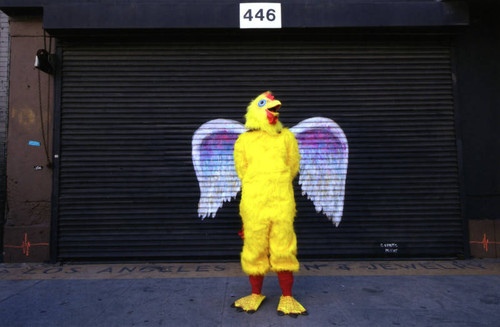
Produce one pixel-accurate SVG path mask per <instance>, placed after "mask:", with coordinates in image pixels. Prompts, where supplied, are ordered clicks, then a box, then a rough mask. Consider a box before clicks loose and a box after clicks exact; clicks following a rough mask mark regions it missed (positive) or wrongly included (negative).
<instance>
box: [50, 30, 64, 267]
mask: <svg viewBox="0 0 500 327" xmlns="http://www.w3.org/2000/svg"><path fill="white" fill-rule="evenodd" d="M54 64H55V69H56V72H55V76H54V116H53V117H54V122H53V126H54V127H53V138H52V139H53V145H52V149H53V150H52V162H53V170H52V201H51V202H52V208H51V209H52V210H51V220H50V262H51V263H55V262H56V261H57V230H58V216H59V170H60V166H59V150H60V144H61V100H62V48H61V46H60V45H59V42H58V40H57V39H56V53H55V59H54Z"/></svg>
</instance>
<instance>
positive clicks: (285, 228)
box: [233, 92, 306, 316]
mask: <svg viewBox="0 0 500 327" xmlns="http://www.w3.org/2000/svg"><path fill="white" fill-rule="evenodd" d="M280 108H281V102H280V101H278V100H276V99H274V96H273V95H272V94H271V93H270V92H265V93H263V94H261V95H259V96H258V97H257V98H256V99H254V100H253V101H252V102H251V103H250V104H249V106H248V108H247V114H246V115H245V118H246V123H245V128H246V129H247V132H245V133H243V134H241V135H240V136H239V137H238V140H237V141H236V143H235V146H234V162H235V168H236V172H237V174H238V177H239V178H240V179H241V184H242V195H241V203H240V215H241V218H242V222H243V234H244V244H243V250H242V252H241V265H242V269H243V271H244V272H245V273H247V274H248V275H249V276H250V282H251V284H252V295H250V296H247V297H244V298H242V299H240V300H238V301H236V302H235V303H234V304H233V305H234V306H235V307H237V308H239V309H240V310H242V311H247V312H254V311H255V310H257V308H258V307H259V305H260V304H261V302H262V301H263V300H264V298H265V297H264V296H263V295H262V294H261V292H260V291H261V288H262V280H263V276H264V275H265V274H266V273H267V272H268V271H269V270H271V271H274V272H277V273H278V279H279V282H280V286H281V288H282V290H283V296H282V297H281V300H280V305H279V306H278V313H280V314H290V315H292V316H296V315H298V314H306V310H305V309H304V307H302V306H301V305H300V304H299V303H298V302H297V301H296V300H295V299H294V298H293V297H292V296H291V287H292V284H293V275H292V272H294V271H297V270H298V269H299V262H298V261H297V258H296V254H297V239H296V235H295V232H294V229H293V221H294V217H295V213H296V209H295V198H294V193H293V186H292V181H293V179H294V178H295V176H296V175H297V174H298V172H299V162H300V154H299V148H298V144H297V140H296V139H295V136H294V135H293V133H292V132H290V131H289V130H288V129H286V128H283V126H282V124H281V122H280V121H279V120H278V116H279V113H278V110H279V109H280Z"/></svg>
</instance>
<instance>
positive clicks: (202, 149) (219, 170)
mask: <svg viewBox="0 0 500 327" xmlns="http://www.w3.org/2000/svg"><path fill="white" fill-rule="evenodd" d="M243 132H245V127H244V126H243V124H241V123H239V122H237V121H235V120H229V119H214V120H210V121H208V122H206V123H205V124H203V125H201V126H200V128H198V129H197V130H196V132H195V133H194V135H193V140H192V157H193V166H194V170H195V172H196V178H197V179H198V184H199V186H200V201H199V203H198V216H199V217H201V219H205V218H206V217H211V218H214V217H215V215H216V214H217V210H219V208H221V207H222V205H223V203H224V202H226V201H231V199H232V198H234V197H236V195H237V194H238V192H239V190H240V188H241V182H240V180H239V178H238V175H237V174H236V170H235V168H234V158H233V152H234V143H235V142H236V139H237V138H238V136H239V135H240V134H241V133H243Z"/></svg>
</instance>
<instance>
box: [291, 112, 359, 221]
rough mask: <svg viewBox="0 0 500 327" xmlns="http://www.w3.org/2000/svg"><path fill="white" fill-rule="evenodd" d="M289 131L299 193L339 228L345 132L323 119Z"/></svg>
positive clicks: (314, 120)
mask: <svg viewBox="0 0 500 327" xmlns="http://www.w3.org/2000/svg"><path fill="white" fill-rule="evenodd" d="M290 131H292V132H293V133H294V134H295V137H296V138H297V142H298V143H299V151H300V156H301V159H300V176H299V184H300V185H301V187H302V194H303V195H307V198H308V199H310V200H312V201H313V203H314V206H315V208H316V211H317V212H323V213H324V214H325V215H326V216H327V217H328V219H330V220H331V221H332V222H333V223H334V224H335V225H336V226H338V225H339V224H340V221H341V219H342V212H343V210H344V194H345V181H346V175H347V164H348V154H349V148H348V145H347V138H346V137H345V134H344V132H343V131H342V129H341V128H340V127H339V126H338V125H337V124H336V123H335V122H334V121H333V120H331V119H328V118H323V117H314V118H309V119H306V120H303V121H301V122H300V123H299V124H297V125H296V126H294V127H293V128H291V129H290Z"/></svg>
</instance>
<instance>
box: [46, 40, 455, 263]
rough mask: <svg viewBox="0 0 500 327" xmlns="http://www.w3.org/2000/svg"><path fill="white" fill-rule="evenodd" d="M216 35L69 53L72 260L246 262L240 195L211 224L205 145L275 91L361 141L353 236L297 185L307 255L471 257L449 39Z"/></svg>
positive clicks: (290, 109)
mask: <svg viewBox="0 0 500 327" xmlns="http://www.w3.org/2000/svg"><path fill="white" fill-rule="evenodd" d="M202 34H203V33H200V34H194V33H191V34H185V35H184V34H182V35H181V36H180V37H175V38H171V39H166V38H163V39H161V40H158V39H156V40H155V41H143V40H136V39H132V40H131V39H129V40H126V39H122V40H116V39H115V40H113V39H91V40H88V41H86V40H79V41H78V42H77V41H73V42H64V43H62V44H61V50H62V58H61V59H62V74H61V96H62V99H61V108H60V114H61V122H60V142H59V147H60V151H59V153H60V165H59V176H58V187H59V191H58V200H57V217H55V219H56V222H57V240H55V241H56V242H57V253H58V255H57V258H58V259H59V260H100V259H101V260H112V259H143V260H151V259H161V260H222V259H236V258H237V257H238V256H239V252H240V250H241V244H242V241H241V240H240V239H239V237H238V235H237V232H238V230H239V228H240V224H241V223H240V218H239V215H238V203H239V197H238V198H237V199H235V200H233V201H231V202H228V203H225V204H224V206H223V207H222V208H221V209H220V210H219V211H218V213H217V216H216V218H214V219H211V218H207V219H205V220H204V221H201V219H200V218H198V217H197V208H198V200H199V194H200V193H199V187H198V183H197V180H196V176H195V172H194V169H193V164H192V158H191V139H192V136H193V133H194V132H195V131H196V129H197V128H198V127H199V126H201V125H202V124H203V123H205V122H207V121H209V120H211V119H216V118H226V119H234V120H238V121H240V122H243V115H244V113H245V108H246V106H247V104H248V102H249V101H250V100H251V99H252V98H253V97H255V96H256V95H258V94H259V93H261V92H263V91H266V90H272V91H273V93H274V94H275V96H276V97H277V98H278V99H280V100H281V101H282V103H283V108H282V110H281V116H280V119H281V121H282V122H283V123H284V125H285V126H288V127H292V126H294V125H296V124H298V123H299V122H300V121H302V120H304V119H306V118H311V117H317V116H321V117H328V118H331V119H333V120H334V121H336V122H337V124H338V125H340V127H341V128H342V129H343V130H344V133H345V134H346V137H347V139H348V143H349V151H350V153H349V167H348V172H347V182H346V194H345V204H344V214H343V219H342V222H341V224H340V226H339V227H338V228H335V227H334V226H333V224H332V223H331V222H330V221H328V220H327V218H326V217H325V216H324V215H322V214H318V213H316V211H315V210H314V205H313V204H312V203H311V201H310V200H308V199H307V198H306V197H305V196H303V195H301V191H300V188H299V186H298V185H295V186H296V199H297V207H298V208H297V209H298V216H297V218H296V222H295V227H296V231H297V235H298V241H299V256H300V257H301V258H315V259H318V258H324V259H327V258H346V257H348V258H362V257H387V256H389V257H394V258H397V257H399V258H408V257H457V256H461V255H463V253H464V240H463V230H462V228H463V227H462V219H461V211H460V200H459V183H458V168H457V146H456V136H455V124H454V102H453V88H452V63H451V50H450V45H449V44H448V42H447V41H446V39H445V40H443V39H440V38H434V37H432V36H429V35H427V36H426V37H425V39H423V40H420V39H418V38H414V40H413V41H412V40H408V39H407V38H397V39H392V38H391V37H389V36H381V37H375V36H373V35H372V36H370V37H369V38H358V39H355V38H350V39H345V38H342V37H333V36H326V35H325V36H322V35H320V34H319V33H312V34H309V35H306V36H300V35H298V34H297V35H294V34H293V33H289V34H284V33H281V34H280V33H277V34H261V35H259V36H258V37H248V36H246V34H239V33H233V34H228V33H222V32H221V33H219V34H217V33H214V34H210V37H209V38H204V37H205V35H202ZM200 35H201V36H200ZM252 35H255V34H252ZM311 35H315V37H311Z"/></svg>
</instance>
